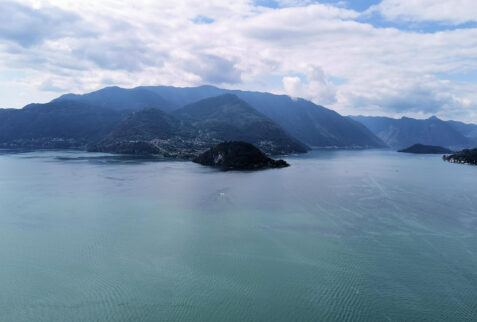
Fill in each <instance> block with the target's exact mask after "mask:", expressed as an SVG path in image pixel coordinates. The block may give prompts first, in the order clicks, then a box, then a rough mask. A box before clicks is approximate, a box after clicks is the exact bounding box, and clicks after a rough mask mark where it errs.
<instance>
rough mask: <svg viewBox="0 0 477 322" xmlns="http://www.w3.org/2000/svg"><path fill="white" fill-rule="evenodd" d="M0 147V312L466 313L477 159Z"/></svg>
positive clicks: (95, 317) (460, 316) (115, 316)
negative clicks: (201, 160)
mask: <svg viewBox="0 0 477 322" xmlns="http://www.w3.org/2000/svg"><path fill="white" fill-rule="evenodd" d="M287 160H288V161H289V162H290V163H291V164H292V166H291V167H289V168H286V169H279V170H267V171H262V172H253V173H252V172H246V173H243V172H218V171H215V170H212V169H209V168H205V167H202V166H199V165H196V164H193V163H191V162H168V161H167V162H165V161H160V162H157V161H153V160H141V159H131V158H124V157H116V156H110V155H104V154H89V153H83V152H74V151H62V152H58V151H46V152H26V153H8V152H1V153H0V260H1V265H0V287H1V292H0V321H312V320H327V321H333V320H339V321H346V320H360V321H372V320H379V321H386V320H389V321H404V320H408V321H409V320H420V321H425V320H428V321H444V320H452V321H470V320H477V167H474V166H466V165H456V164H450V163H445V162H443V161H442V160H441V158H440V156H432V155H431V156H416V155H406V154H399V153H396V152H391V151H314V152H312V153H309V154H307V155H304V156H299V157H290V158H288V159H287Z"/></svg>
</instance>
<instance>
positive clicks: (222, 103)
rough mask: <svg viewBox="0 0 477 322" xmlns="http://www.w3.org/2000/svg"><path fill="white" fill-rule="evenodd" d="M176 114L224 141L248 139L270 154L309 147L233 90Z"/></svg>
mask: <svg viewBox="0 0 477 322" xmlns="http://www.w3.org/2000/svg"><path fill="white" fill-rule="evenodd" d="M173 115H174V116H175V117H176V118H178V119H181V120H184V121H186V122H189V123H191V124H192V125H193V126H194V127H196V128H198V129H200V131H201V133H202V135H203V136H207V137H209V138H211V139H219V140H221V141H232V140H233V141H246V142H249V143H252V144H255V145H256V146H258V147H259V148H260V149H263V150H264V151H266V152H268V153H270V154H286V153H294V152H299V153H304V152H306V151H308V150H309V148H308V147H307V146H306V145H304V144H303V143H301V142H299V141H298V140H296V139H294V138H293V137H291V136H290V135H289V134H288V133H286V132H285V131H284V130H283V129H282V128H280V127H279V126H278V125H277V124H275V123H274V122H273V121H272V120H270V119H269V118H267V117H266V116H264V115H262V114H260V113H259V112H257V111H256V110H255V109H254V108H252V107H251V106H250V105H248V104H247V103H246V102H244V101H243V100H241V99H239V98H238V97H237V96H236V95H233V94H224V95H221V96H217V97H212V98H207V99H203V100H201V101H199V102H196V103H193V104H189V105H186V106H184V107H183V108H181V109H179V110H177V111H175V112H174V113H173Z"/></svg>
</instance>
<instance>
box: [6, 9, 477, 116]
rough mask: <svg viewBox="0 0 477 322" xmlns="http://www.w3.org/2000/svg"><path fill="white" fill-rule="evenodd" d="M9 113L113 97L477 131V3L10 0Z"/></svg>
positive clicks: (8, 12) (7, 72)
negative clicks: (218, 96) (143, 91)
mask: <svg viewBox="0 0 477 322" xmlns="http://www.w3.org/2000/svg"><path fill="white" fill-rule="evenodd" d="M0 21H1V23H0V107H3V108H20V107H22V106H24V105H26V104H28V103H31V102H48V101H49V100H51V99H53V98H55V97H57V96H59V95H61V94H64V93H68V92H74V93H85V92H90V91H94V90H98V89H100V88H103V87H106V86H121V87H127V88H131V87H136V86H141V85H173V86H198V85H204V84H210V85H216V86H219V87H224V88H234V89H244V90H256V91H269V92H273V93H277V94H287V95H290V96H292V97H303V98H305V99H309V100H312V101H313V102H315V103H316V104H319V105H323V106H326V107H328V108H331V109H334V110H336V111H337V112H339V113H341V114H344V115H379V116H390V117H401V116H404V115H406V116H409V117H417V118H427V117H430V116H431V115H437V116H438V117H440V118H443V119H455V120H460V121H465V122H474V123H477V1H476V0H362V1H346V0H345V1H339V0H322V1H312V0H234V1H224V0H175V1H165V0H81V1H77V0H0Z"/></svg>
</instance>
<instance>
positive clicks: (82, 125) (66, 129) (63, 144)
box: [0, 101, 128, 148]
mask: <svg viewBox="0 0 477 322" xmlns="http://www.w3.org/2000/svg"><path fill="white" fill-rule="evenodd" d="M127 113H128V112H126V111H123V112H119V111H113V110H108V109H101V108H98V107H95V106H92V105H89V104H84V103H80V102H72V101H62V102H51V103H47V104H30V105H27V106H25V107H24V108H23V109H7V110H2V109H0V147H4V148H18V147H32V148H71V147H84V146H85V145H86V144H87V143H88V142H90V141H93V140H97V139H99V138H101V137H102V136H104V135H106V134H107V133H108V132H109V131H111V129H112V128H113V127H114V125H115V124H117V123H118V122H119V121H120V120H121V119H122V118H123V117H124V116H125V115H126V114H127Z"/></svg>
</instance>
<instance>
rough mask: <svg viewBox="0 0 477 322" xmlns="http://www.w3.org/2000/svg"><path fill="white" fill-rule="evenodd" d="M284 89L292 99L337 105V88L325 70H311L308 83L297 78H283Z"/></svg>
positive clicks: (307, 78) (318, 68)
mask: <svg viewBox="0 0 477 322" xmlns="http://www.w3.org/2000/svg"><path fill="white" fill-rule="evenodd" d="M283 88H284V90H285V92H286V93H287V94H289V95H290V96H292V97H302V98H306V99H309V100H311V101H313V102H315V103H316V104H320V105H330V104H334V103H336V88H335V86H334V85H333V84H332V83H330V82H329V81H328V78H327V77H326V75H325V73H324V72H323V69H321V68H320V67H313V68H310V71H309V72H308V73H307V75H306V81H302V80H301V79H300V78H299V77H296V76H287V77H284V78H283Z"/></svg>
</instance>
